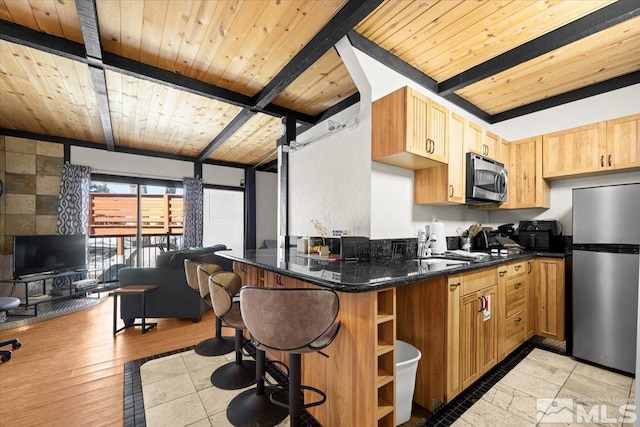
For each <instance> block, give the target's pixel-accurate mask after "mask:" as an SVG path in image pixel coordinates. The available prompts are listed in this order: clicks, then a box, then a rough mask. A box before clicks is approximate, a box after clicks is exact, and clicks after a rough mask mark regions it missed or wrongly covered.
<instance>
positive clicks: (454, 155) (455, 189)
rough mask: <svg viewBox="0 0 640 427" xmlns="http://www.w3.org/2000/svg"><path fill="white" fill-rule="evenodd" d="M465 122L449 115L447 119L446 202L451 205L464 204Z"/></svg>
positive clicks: (455, 115) (453, 115) (462, 118)
mask: <svg viewBox="0 0 640 427" xmlns="http://www.w3.org/2000/svg"><path fill="white" fill-rule="evenodd" d="M465 127H466V120H465V119H464V117H462V116H459V115H457V114H455V113H451V116H450V117H449V162H448V165H447V169H448V177H449V185H448V187H447V200H448V201H449V202H452V203H464V202H465V175H466V168H465V157H464V135H465V132H464V131H465Z"/></svg>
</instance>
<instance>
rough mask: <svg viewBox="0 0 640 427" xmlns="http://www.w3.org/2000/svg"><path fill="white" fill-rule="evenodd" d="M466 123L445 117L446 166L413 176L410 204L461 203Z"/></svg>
mask: <svg viewBox="0 0 640 427" xmlns="http://www.w3.org/2000/svg"><path fill="white" fill-rule="evenodd" d="M466 125H467V123H466V120H465V118H464V117H462V116H459V115H458V114H455V113H450V116H449V162H448V164H446V165H442V166H436V167H433V168H428V169H422V170H417V171H415V172H414V178H413V191H414V203H418V204H432V205H437V204H449V203H461V204H464V202H465V150H464V140H465V134H466V132H465V131H466Z"/></svg>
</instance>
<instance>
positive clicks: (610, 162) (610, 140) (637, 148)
mask: <svg viewBox="0 0 640 427" xmlns="http://www.w3.org/2000/svg"><path fill="white" fill-rule="evenodd" d="M605 163H606V165H607V168H608V169H626V168H632V167H638V166H640V114H636V115H633V116H629V117H623V118H620V119H615V120H609V121H608V122H607V158H606V159H605Z"/></svg>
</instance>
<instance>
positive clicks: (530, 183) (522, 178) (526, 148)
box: [503, 136, 551, 209]
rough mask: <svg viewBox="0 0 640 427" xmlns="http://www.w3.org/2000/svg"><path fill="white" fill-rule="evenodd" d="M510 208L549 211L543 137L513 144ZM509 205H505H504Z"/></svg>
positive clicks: (509, 171)
mask: <svg viewBox="0 0 640 427" xmlns="http://www.w3.org/2000/svg"><path fill="white" fill-rule="evenodd" d="M508 173H509V188H508V191H507V194H508V197H509V199H508V203H507V204H506V207H508V208H510V209H522V208H549V207H550V194H551V191H550V189H549V184H548V183H547V182H546V181H545V180H544V179H543V176H542V137H540V136H538V137H534V138H528V139H523V140H520V141H514V142H510V143H509V166H508ZM504 205H505V204H503V206H504Z"/></svg>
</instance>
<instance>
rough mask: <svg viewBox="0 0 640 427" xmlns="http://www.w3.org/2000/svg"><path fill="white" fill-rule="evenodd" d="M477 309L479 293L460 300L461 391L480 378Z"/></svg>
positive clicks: (478, 306)
mask: <svg viewBox="0 0 640 427" xmlns="http://www.w3.org/2000/svg"><path fill="white" fill-rule="evenodd" d="M479 309H480V294H479V293H473V294H471V295H467V296H465V297H462V298H460V382H461V386H462V389H463V390H464V389H465V388H467V387H469V386H470V385H471V384H473V382H474V381H476V380H477V379H478V378H479V377H480V371H479V365H480V364H479V363H478V346H479V341H480V331H479V326H480V322H478V310H479Z"/></svg>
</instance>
